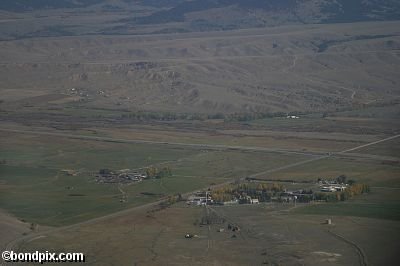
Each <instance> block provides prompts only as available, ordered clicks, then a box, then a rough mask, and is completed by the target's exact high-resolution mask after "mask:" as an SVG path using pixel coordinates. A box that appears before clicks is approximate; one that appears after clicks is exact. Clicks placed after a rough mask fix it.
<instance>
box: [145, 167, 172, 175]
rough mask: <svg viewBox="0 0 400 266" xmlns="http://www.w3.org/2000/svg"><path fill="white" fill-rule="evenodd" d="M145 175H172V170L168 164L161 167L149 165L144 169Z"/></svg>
mask: <svg viewBox="0 0 400 266" xmlns="http://www.w3.org/2000/svg"><path fill="white" fill-rule="evenodd" d="M146 175H147V177H149V178H162V177H168V176H172V170H171V168H170V167H169V166H165V167H163V168H161V169H158V168H157V167H154V166H151V167H148V168H147V169H146Z"/></svg>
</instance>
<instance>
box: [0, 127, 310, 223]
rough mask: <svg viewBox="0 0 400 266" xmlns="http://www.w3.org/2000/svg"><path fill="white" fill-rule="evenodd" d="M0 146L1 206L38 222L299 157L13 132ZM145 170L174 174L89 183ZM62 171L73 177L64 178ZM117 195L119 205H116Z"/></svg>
mask: <svg viewBox="0 0 400 266" xmlns="http://www.w3.org/2000/svg"><path fill="white" fill-rule="evenodd" d="M1 146H2V149H1V151H0V160H1V161H2V164H1V165H0V173H1V178H0V192H1V193H0V207H1V208H4V209H6V210H7V211H9V212H10V213H13V214H14V215H16V216H17V217H19V218H20V219H24V220H26V221H28V222H34V223H39V224H43V225H65V224H71V223H76V222H79V221H84V220H87V219H90V218H94V217H98V216H102V215H106V214H108V213H112V212H115V211H118V210H122V209H126V208H129V207H133V206H139V205H143V204H145V203H149V202H153V201H156V200H158V199H160V198H162V197H166V196H168V195H171V194H177V193H181V194H182V193H185V192H190V191H193V190H196V189H201V188H204V187H207V186H209V185H212V184H217V183H221V182H223V181H227V180H230V179H234V178H240V177H245V176H246V175H249V174H253V173H257V172H261V171H265V170H268V169H272V168H276V167H280V166H282V165H285V164H289V163H292V162H295V161H299V160H302V159H303V156H299V155H282V154H274V153H261V152H242V151H207V150H200V149H188V148H180V147H174V146H166V145H151V144H121V143H109V142H107V143H103V142H98V141H81V140H71V139H63V138H59V137H57V138H55V137H43V136H33V137H32V136H26V135H19V134H15V135H14V136H13V137H7V136H4V138H2V141H1ZM150 165H153V166H156V167H163V166H166V165H168V166H169V167H171V169H172V173H173V175H172V176H171V177H164V178H161V179H149V180H144V181H143V182H140V183H131V184H122V185H118V184H100V183H97V182H96V181H95V176H94V174H95V173H97V172H98V171H99V170H100V169H102V168H109V169H112V170H119V169H126V168H129V169H140V168H145V167H147V166H150ZM63 169H72V170H77V171H78V172H79V173H78V175H77V176H68V175H66V174H65V173H63V172H62V170H63ZM121 190H122V191H123V193H124V195H125V196H124V195H123V193H122V191H121ZM123 197H126V199H127V200H126V202H120V200H121V199H122V198H123Z"/></svg>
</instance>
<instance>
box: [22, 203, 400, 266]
mask: <svg viewBox="0 0 400 266" xmlns="http://www.w3.org/2000/svg"><path fill="white" fill-rule="evenodd" d="M291 207H292V205H273V204H267V205H264V204H260V205H257V206H234V207H215V208H213V209H210V210H209V211H207V210H206V209H204V208H200V207H186V206H184V205H183V204H176V205H174V206H173V207H171V208H167V209H164V210H161V211H157V212H148V211H146V210H138V211H135V212H132V213H130V214H127V215H124V216H123V217H117V218H113V219H110V220H108V221H102V222H99V223H96V224H91V225H84V226H80V227H74V228H69V229H67V230H65V231H60V232H55V233H53V234H51V235H47V237H45V238H41V239H37V240H34V241H30V242H29V243H26V244H23V245H22V246H21V249H22V250H24V251H27V250H54V251H60V250H62V251H69V250H79V251H82V252H84V253H85V254H86V255H87V257H86V260H87V261H86V263H89V264H96V265H109V264H111V263H117V264H120V265H126V264H129V263H133V264H139V265H141V264H144V265H149V264H151V265H209V264H218V265H254V264H256V265H258V264H260V265H261V264H272V265H276V264H281V265H298V264H300V263H301V264H305V265H316V264H319V265H321V264H327V263H330V264H333V265H357V264H359V263H360V262H359V258H358V255H357V250H356V249H355V248H354V247H353V246H351V245H349V244H348V243H347V242H344V241H343V240H341V239H338V238H337V237H335V236H334V235H333V234H331V233H329V231H333V232H335V233H336V232H340V234H341V235H344V236H345V237H346V238H347V239H350V240H352V241H355V243H356V245H358V246H360V247H361V248H362V249H365V250H366V251H367V252H366V257H367V259H368V261H370V262H372V263H373V264H374V265H375V264H376V265H382V263H383V264H387V263H389V264H390V263H393V261H395V258H396V254H397V253H396V249H395V248H394V246H393V244H394V243H395V242H396V241H398V239H399V238H398V235H397V233H396V232H397V230H398V228H399V227H398V224H397V223H396V222H392V221H385V220H370V219H366V218H354V219H353V220H349V219H346V218H341V217H337V218H334V220H333V221H334V222H335V225H334V226H331V227H330V226H327V225H323V222H324V220H325V218H326V216H315V215H313V216H312V215H306V216H304V215H300V214H298V215H296V216H295V215H287V211H288V209H290V208H291ZM210 212H212V213H214V212H215V213H216V214H217V215H218V216H220V217H224V218H225V219H226V222H224V223H222V224H211V225H208V226H207V225H204V226H202V225H200V224H199V221H201V219H202V217H204V216H206V215H207V213H210ZM228 224H234V225H237V226H239V227H240V229H241V230H240V231H239V232H232V231H231V230H228ZM105 228H107V229H106V230H105ZM220 228H224V229H225V231H224V232H218V230H219V229H220ZM383 228H384V229H383ZM349 229H351V231H349ZM100 232H101V233H100ZM187 233H190V234H194V235H196V237H194V238H192V239H185V237H184V235H185V234H187ZM366 235H368V237H374V239H376V241H365V242H363V241H360V236H361V240H363V238H362V236H364V237H365V236H366ZM234 236H235V237H234ZM383 244H386V245H388V246H382V245H383ZM132 250H134V251H135V252H133V253H132ZM178 250H179V252H177V251H178ZM380 254H385V256H380Z"/></svg>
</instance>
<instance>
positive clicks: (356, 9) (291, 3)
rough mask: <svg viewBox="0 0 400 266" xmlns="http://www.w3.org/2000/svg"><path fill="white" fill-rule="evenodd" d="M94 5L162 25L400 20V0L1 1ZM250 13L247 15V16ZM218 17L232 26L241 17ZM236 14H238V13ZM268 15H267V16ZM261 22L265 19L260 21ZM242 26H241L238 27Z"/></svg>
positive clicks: (18, 7) (9, 4)
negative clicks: (144, 10) (202, 18)
mask: <svg viewBox="0 0 400 266" xmlns="http://www.w3.org/2000/svg"><path fill="white" fill-rule="evenodd" d="M93 5H103V6H104V7H115V6H117V7H127V5H128V6H129V5H130V6H136V5H138V6H149V7H152V8H153V9H154V12H153V13H152V14H147V15H145V16H139V17H133V18H131V19H130V21H131V22H133V23H136V24H160V23H168V22H184V21H187V20H188V18H189V17H190V15H191V13H194V12H200V13H205V14H206V13H209V12H211V11H215V9H226V8H234V9H235V10H236V11H241V12H242V14H241V15H242V17H241V18H240V19H241V20H240V21H248V19H249V18H246V17H251V16H254V12H256V13H257V12H258V13H259V14H258V15H260V14H261V15H260V16H261V17H262V15H263V13H265V12H267V13H269V15H271V16H272V15H274V14H271V12H272V13H273V12H278V13H277V14H275V15H279V16H281V17H286V19H287V20H288V21H290V22H292V23H296V22H297V23H299V22H300V23H307V22H317V23H335V22H355V21H370V20H399V19H400V1H398V0H114V1H109V0H34V1H33V0H1V1H0V10H5V11H11V12H26V11H30V10H40V9H59V8H85V7H90V6H93ZM246 13H248V14H246ZM230 15H232V14H231V13H230V12H228V13H227V14H219V17H221V18H222V19H224V20H230V21H232V23H234V24H235V23H236V24H237V23H238V22H237V21H235V19H236V20H237V19H238V18H237V17H236V18H232V17H231V18H229V16H230ZM235 15H237V13H235ZM264 15H265V14H264ZM261 21H262V19H261ZM237 26H238V27H240V25H237Z"/></svg>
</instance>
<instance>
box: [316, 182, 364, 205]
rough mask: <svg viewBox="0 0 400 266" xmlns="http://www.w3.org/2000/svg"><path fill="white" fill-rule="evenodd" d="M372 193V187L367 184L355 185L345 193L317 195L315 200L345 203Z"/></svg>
mask: <svg viewBox="0 0 400 266" xmlns="http://www.w3.org/2000/svg"><path fill="white" fill-rule="evenodd" d="M369 192H370V186H369V185H366V184H357V183H354V184H352V185H351V186H349V187H348V188H346V189H345V190H344V191H340V192H336V193H315V194H314V198H315V200H324V201H326V202H336V201H345V200H348V199H351V198H353V197H354V196H357V195H361V194H364V193H369Z"/></svg>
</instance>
